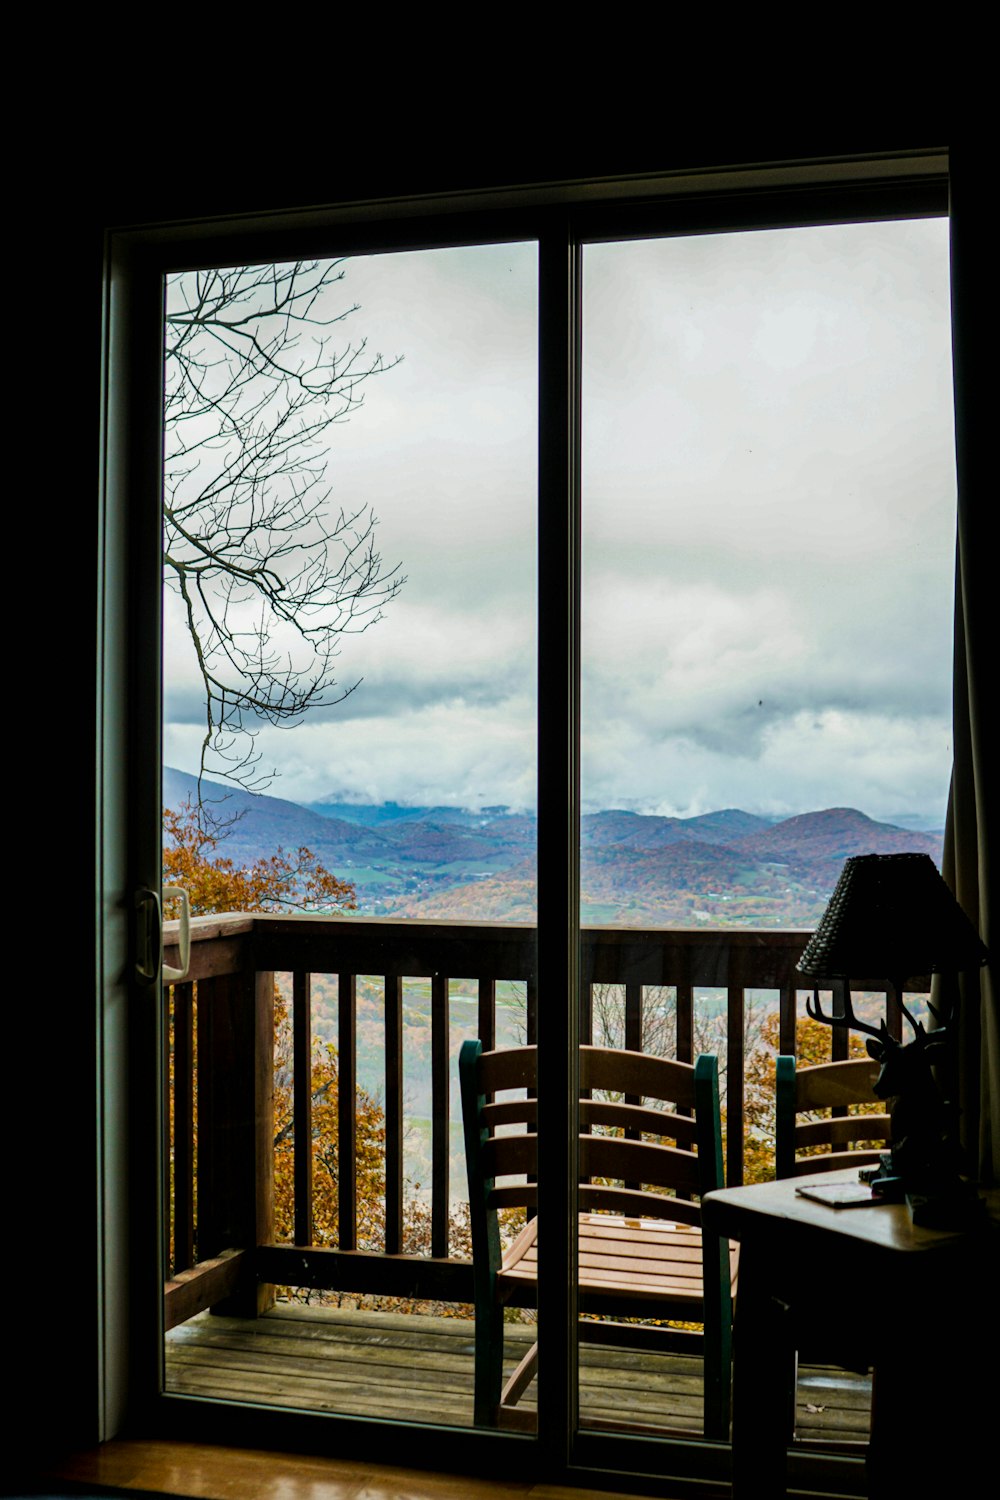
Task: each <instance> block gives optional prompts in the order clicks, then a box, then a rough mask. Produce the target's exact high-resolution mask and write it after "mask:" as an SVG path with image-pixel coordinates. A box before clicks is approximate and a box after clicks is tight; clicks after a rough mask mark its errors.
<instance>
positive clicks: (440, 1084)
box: [431, 974, 451, 1256]
mask: <svg viewBox="0 0 1000 1500" xmlns="http://www.w3.org/2000/svg"><path fill="white" fill-rule="evenodd" d="M448 1002H449V994H448V980H447V979H446V978H445V976H444V975H443V974H435V975H433V977H432V979H431V1101H432V1102H431V1254H432V1255H439V1256H447V1254H448V1211H449V1207H450V1204H449V1182H448V1168H449V1158H450V1155H451V1080H450V1078H449V1076H448V1075H449V1064H450V1050H451V1049H450V1045H449V1042H450V1036H449V1031H450V1028H449V1020H450V1017H449V1014H448V1009H449V1006H448Z"/></svg>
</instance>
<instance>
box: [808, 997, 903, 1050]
mask: <svg viewBox="0 0 1000 1500" xmlns="http://www.w3.org/2000/svg"><path fill="white" fill-rule="evenodd" d="M806 1014H807V1015H809V1016H811V1017H812V1019H813V1020H814V1021H822V1022H823V1025H824V1026H848V1027H850V1028H852V1029H853V1030H854V1031H865V1032H867V1033H868V1035H869V1036H874V1037H877V1038H878V1040H879V1041H884V1040H885V1022H884V1021H883V1022H882V1023H881V1024H880V1025H878V1026H869V1024H868V1022H867V1021H859V1020H858V1018H857V1016H856V1015H855V1014H854V1008H853V1006H852V1005H851V990H850V986H849V985H846V984H845V985H844V1014H843V1015H842V1016H833V1015H830V1016H828V1015H826V1014H824V1011H823V1007H822V1006H821V1005H820V1003H819V990H813V993H812V999H811V1000H809V999H807V1000H806Z"/></svg>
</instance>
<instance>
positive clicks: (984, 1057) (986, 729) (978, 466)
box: [944, 149, 1000, 1184]
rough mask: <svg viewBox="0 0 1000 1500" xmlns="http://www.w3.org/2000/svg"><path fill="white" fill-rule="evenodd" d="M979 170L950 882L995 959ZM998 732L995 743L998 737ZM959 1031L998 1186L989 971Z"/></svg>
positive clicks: (980, 1140)
mask: <svg viewBox="0 0 1000 1500" xmlns="http://www.w3.org/2000/svg"><path fill="white" fill-rule="evenodd" d="M984 181H985V179H983V178H981V177H979V175H978V172H977V171H976V169H975V164H974V160H973V158H972V157H971V155H970V154H969V153H968V152H965V151H963V150H961V149H959V150H956V151H953V153H952V172H951V270H952V319H953V329H954V332H953V345H954V363H955V393H956V394H955V440H956V454H957V463H958V542H957V559H956V586H955V678H954V736H955V741H954V751H955V764H954V771H953V773H952V784H951V794H950V797H949V804H948V821H947V825H946V829H945V846H944V877H945V879H946V880H947V882H948V884H949V885H950V886H951V888H952V890H953V891H954V892H955V895H956V896H957V897H958V900H959V902H960V904H961V905H962V907H963V908H964V910H965V911H966V913H967V915H968V916H969V917H970V918H971V920H972V921H973V922H974V923H975V924H976V926H977V927H978V929H979V933H980V936H981V937H982V939H983V941H984V942H985V944H986V946H987V948H988V949H990V953H991V957H992V956H993V949H992V947H991V939H994V938H995V935H996V924H995V922H994V921H992V920H991V919H992V916H993V909H994V886H993V880H994V879H995V877H994V876H993V872H992V869H991V860H990V855H991V851H992V848H993V845H994V839H993V833H994V830H995V827H996V797H997V780H998V765H1000V756H998V754H997V748H996V741H995V739H993V738H992V735H995V734H996V728H995V726H991V723H990V714H991V710H992V708H993V706H994V700H995V698H996V696H997V687H998V683H997V676H998V674H997V666H996V654H997V651H996V641H997V636H998V627H997V618H996V616H997V587H996V580H995V572H996V562H995V558H996V543H995V541H994V539H993V537H992V536H990V535H989V534H988V528H989V526H990V515H989V513H990V499H989V495H990V488H994V487H995V479H994V475H993V472H992V469H991V471H990V475H989V483H990V488H987V470H986V449H987V444H988V443H989V442H990V440H991V437H992V427H993V422H994V420H995V419H994V414H993V412H992V411H990V412H987V411H986V406H987V401H988V400H989V402H990V405H991V406H992V405H993V397H992V395H991V394H990V389H991V387H992V385H993V379H992V377H991V358H990V356H991V353H992V351H991V350H989V349H988V348H987V347H986V344H987V336H986V328H987V325H988V322H989V319H988V318H987V317H986V316H984V315H985V314H986V310H987V308H988V307H989V305H990V302H991V300H992V295H993V293H992V290H991V289H987V288H986V287H985V285H984V279H983V277H982V276H981V275H980V274H979V273H980V270H981V269H982V267H983V265H984V256H985V252H986V246H987V244H988V237H987V236H985V233H984V232H985V210H984V206H983V203H984V198H985V196H986V195H985V194H984V192H983V184H984ZM991 729H992V735H991ZM960 983H961V989H962V994H961V1001H960V1007H959V1021H958V1062H957V1067H958V1103H959V1106H960V1108H961V1111H962V1114H961V1125H962V1138H963V1144H964V1145H965V1147H966V1150H967V1152H968V1155H969V1159H970V1164H971V1165H972V1167H973V1170H978V1175H979V1178H980V1181H981V1182H983V1183H984V1184H996V1183H997V1181H998V1176H1000V1027H998V1024H997V1002H996V991H995V988H994V984H993V978H992V973H991V966H989V965H988V966H987V967H985V968H983V969H981V970H980V971H979V972H978V973H969V974H966V975H963V976H962V978H961V981H960Z"/></svg>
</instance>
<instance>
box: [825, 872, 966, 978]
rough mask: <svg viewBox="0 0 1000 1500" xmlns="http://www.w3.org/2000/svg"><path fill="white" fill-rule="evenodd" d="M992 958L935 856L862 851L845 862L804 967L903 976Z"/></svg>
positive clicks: (836, 974)
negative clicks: (948, 885)
mask: <svg viewBox="0 0 1000 1500" xmlns="http://www.w3.org/2000/svg"><path fill="white" fill-rule="evenodd" d="M986 958H987V953H986V949H985V947H984V946H983V943H982V942H981V940H980V938H979V935H978V933H977V932H976V930H975V928H974V927H973V925H972V923H971V922H970V921H969V919H968V917H967V916H966V915H965V912H964V911H963V910H962V908H961V907H960V906H959V904H958V902H957V901H956V900H955V897H954V896H953V895H952V893H951V891H950V890H949V889H948V887H947V886H946V885H945V883H944V881H943V879H942V878H941V875H940V874H939V873H938V870H937V867H936V865H935V864H934V861H933V860H932V859H931V857H930V855H929V854H861V855H857V856H855V857H854V858H853V859H849V860H847V862H846V864H845V865H844V868H843V871H842V872H841V876H840V879H839V880H838V882H837V886H836V889H835V890H834V893H833V895H832V896H831V897H830V904H829V905H828V906H827V909H826V911H825V912H824V913H823V919H822V921H821V922H820V924H819V926H818V927H817V929H816V931H815V933H814V934H813V936H812V938H811V939H810V941H809V942H808V944H807V945H806V949H805V952H804V953H803V954H802V957H801V958H800V959H799V966H798V967H799V973H800V974H804V975H807V976H808V977H809V978H810V979H849V978H850V977H851V976H852V975H853V976H854V977H855V978H861V977H869V978H874V977H876V976H877V977H879V978H889V979H898V980H900V981H902V980H905V979H908V978H909V977H910V976H911V975H914V974H928V973H934V972H937V971H939V970H942V969H945V970H962V969H972V968H978V967H979V965H980V964H982V963H985V962H986Z"/></svg>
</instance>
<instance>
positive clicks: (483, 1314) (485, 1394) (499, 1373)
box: [474, 1302, 503, 1427]
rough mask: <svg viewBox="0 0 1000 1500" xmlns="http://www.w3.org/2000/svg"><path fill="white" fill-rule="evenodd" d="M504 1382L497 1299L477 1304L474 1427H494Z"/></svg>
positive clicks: (501, 1330) (500, 1316)
mask: <svg viewBox="0 0 1000 1500" xmlns="http://www.w3.org/2000/svg"><path fill="white" fill-rule="evenodd" d="M502 1385H503V1308H502V1307H501V1306H500V1304H499V1303H498V1302H491V1303H488V1304H487V1305H485V1306H483V1305H477V1307H476V1396H475V1410H474V1418H475V1423H476V1426H477V1427H495V1426H496V1425H497V1413H498V1411H499V1408H500V1389H501V1386H502Z"/></svg>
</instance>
